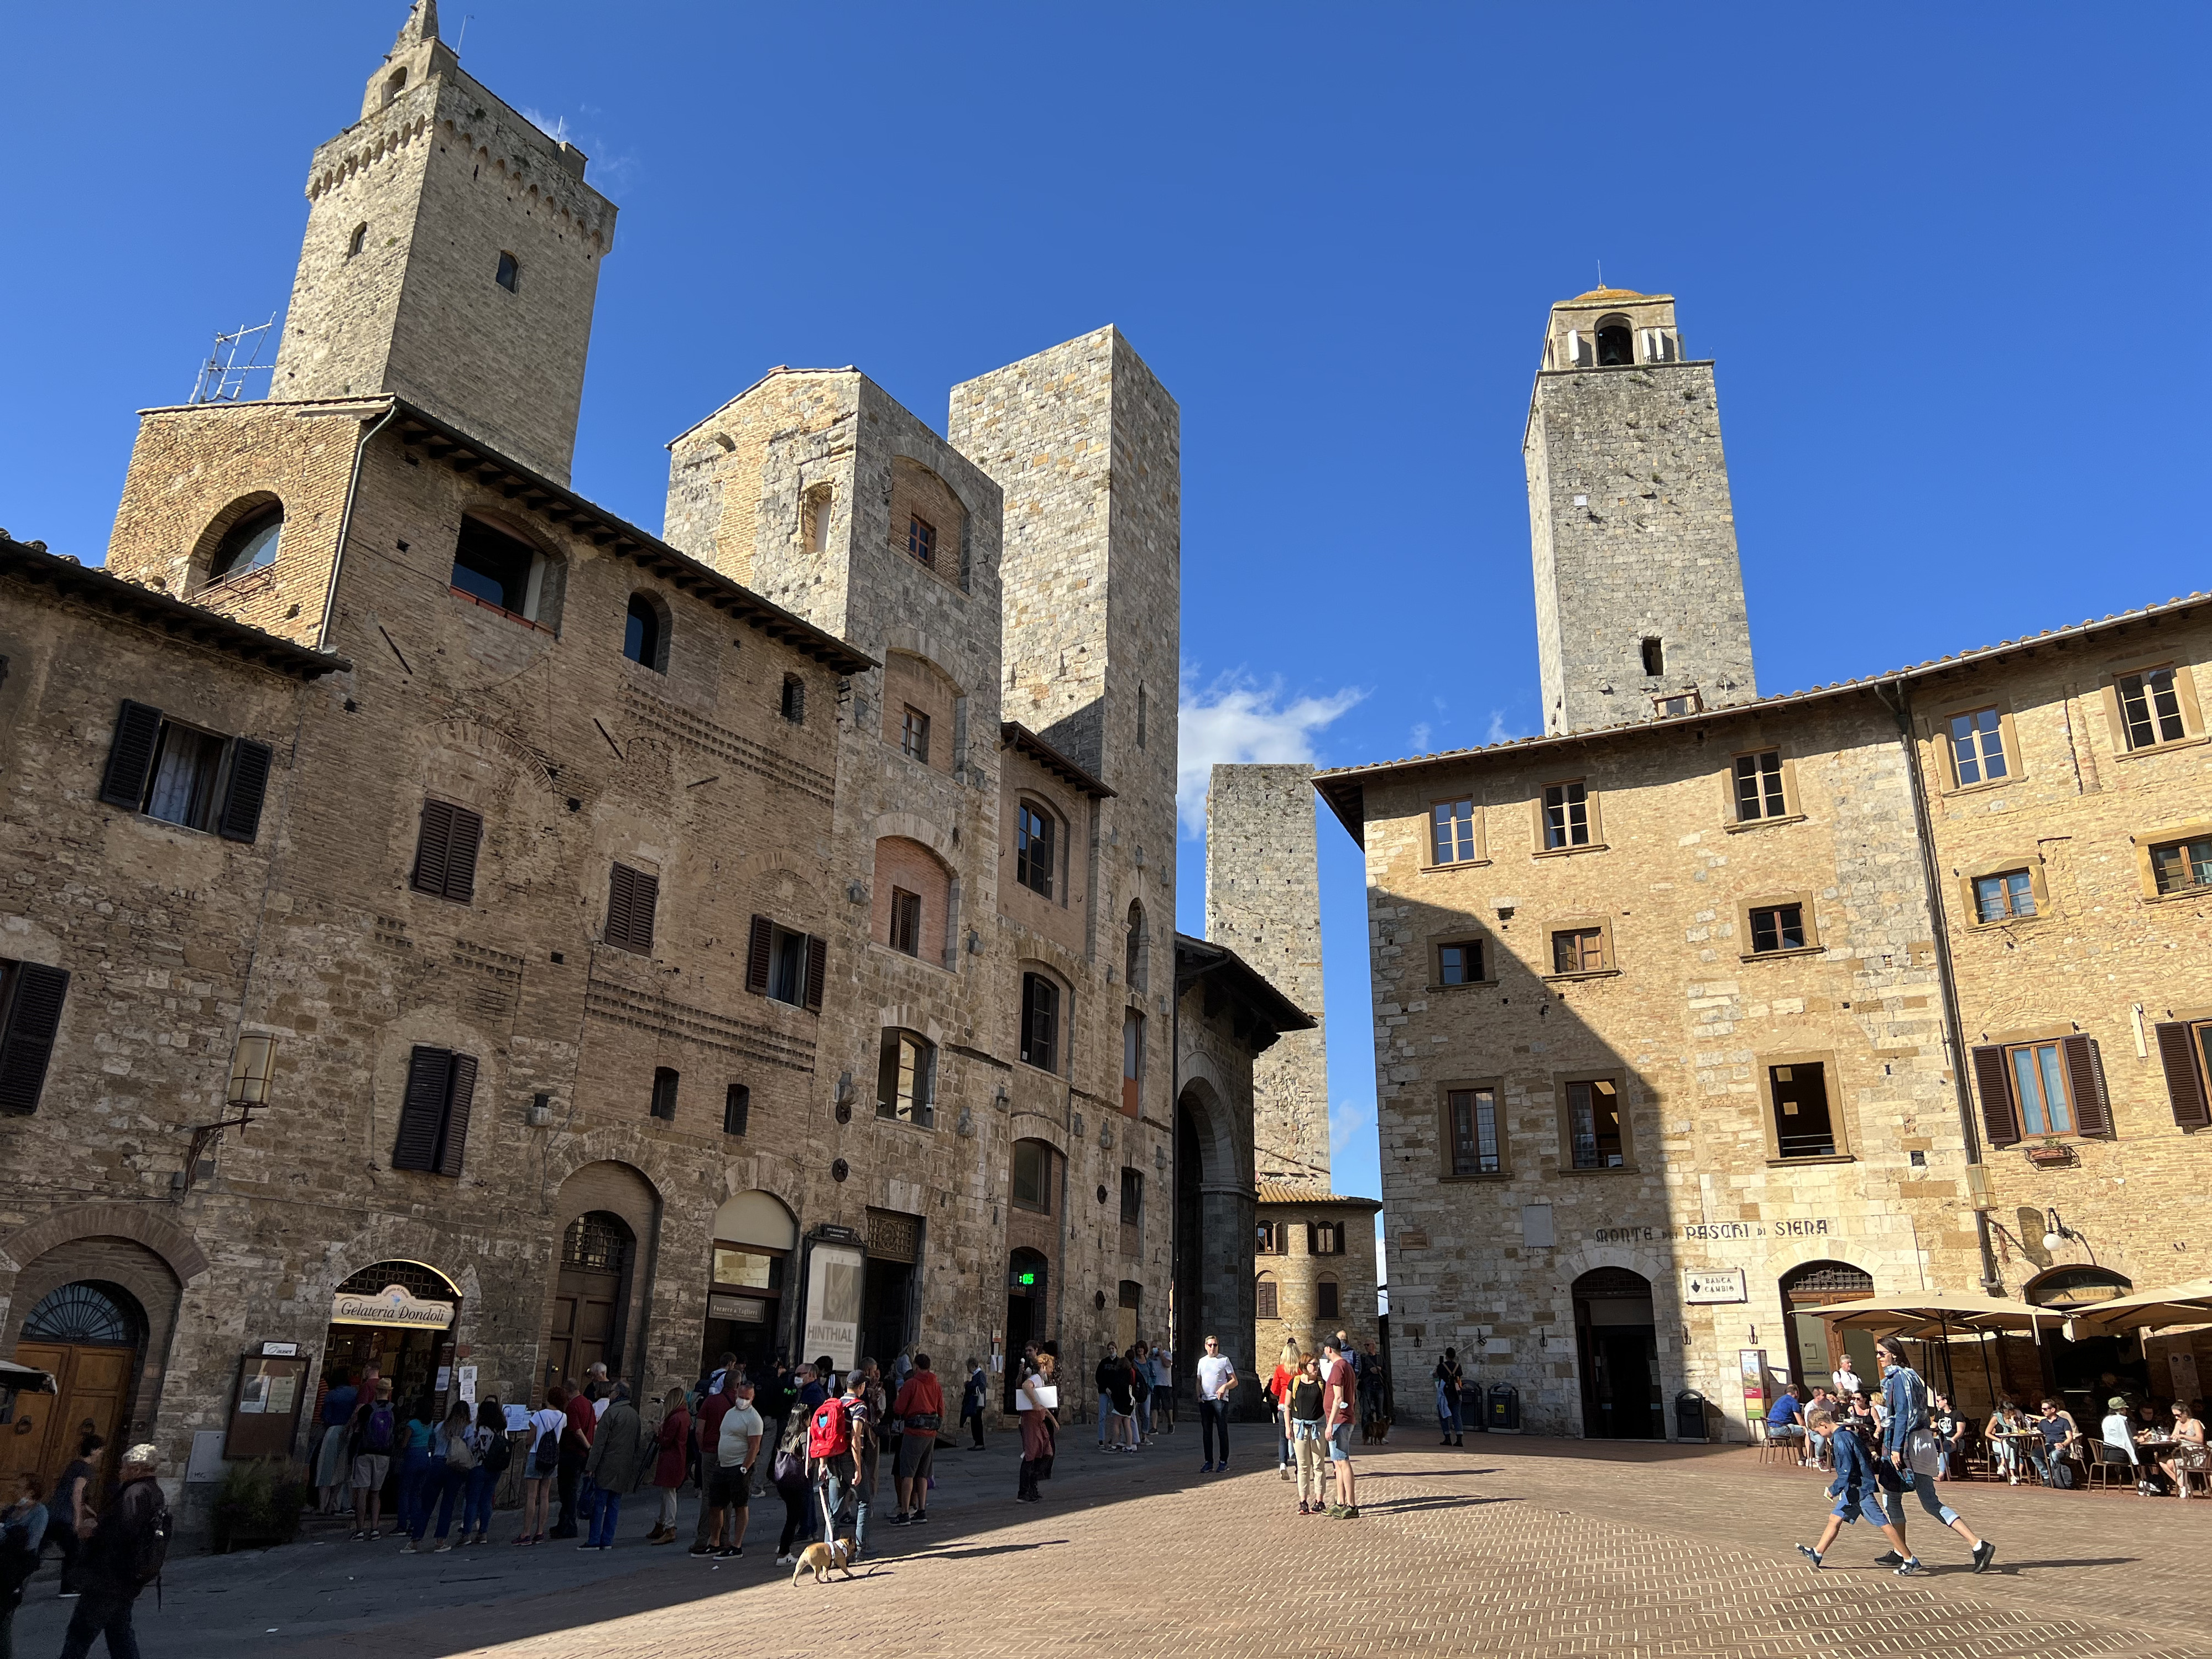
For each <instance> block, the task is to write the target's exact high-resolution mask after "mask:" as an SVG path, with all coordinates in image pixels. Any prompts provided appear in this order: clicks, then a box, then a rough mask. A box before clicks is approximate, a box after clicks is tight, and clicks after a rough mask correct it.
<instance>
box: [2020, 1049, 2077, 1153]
mask: <svg viewBox="0 0 2212 1659" xmlns="http://www.w3.org/2000/svg"><path fill="white" fill-rule="evenodd" d="M2005 1058H2006V1060H2008V1062H2009V1063H2010V1064H2011V1066H2012V1097H2013V1103H2014V1105H2015V1107H2016V1108H2017V1109H2019V1112H2020V1127H2021V1133H2022V1134H2023V1135H2070V1134H2072V1133H2074V1125H2075V1113H2074V1097H2073V1096H2072V1094H2071V1093H2070V1092H2069V1089H2068V1086H2067V1079H2066V1060H2065V1056H2064V1055H2063V1054H2062V1053H2061V1052H2060V1049H2059V1045H2058V1044H2057V1043H2056V1042H2029V1043H2023V1044H2021V1046H2020V1047H2019V1048H2008V1049H2007V1050H2006V1051H2005Z"/></svg>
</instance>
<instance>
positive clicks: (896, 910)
mask: <svg viewBox="0 0 2212 1659" xmlns="http://www.w3.org/2000/svg"><path fill="white" fill-rule="evenodd" d="M891 949H892V950H894V951H904V952H905V953H906V954H907V955H908V956H910V957H918V956H920V955H921V894H919V893H909V892H908V891H907V890H906V889H905V888H903V887H894V888H892V889H891Z"/></svg>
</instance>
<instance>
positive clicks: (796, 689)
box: [776, 674, 806, 726]
mask: <svg viewBox="0 0 2212 1659" xmlns="http://www.w3.org/2000/svg"><path fill="white" fill-rule="evenodd" d="M776 712H777V713H779V714H781V715H782V716H783V717H784V719H786V720H789V721H790V722H791V723H792V724H793V726H804V725H805V724H806V682H805V680H803V679H801V678H799V676H798V675H796V674H786V675H785V676H784V677H783V696H782V699H781V702H778V703H777V705H776Z"/></svg>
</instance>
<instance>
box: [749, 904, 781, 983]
mask: <svg viewBox="0 0 2212 1659" xmlns="http://www.w3.org/2000/svg"><path fill="white" fill-rule="evenodd" d="M774 951H775V923H774V922H772V921H769V919H768V918H767V917H766V916H755V917H754V918H753V931H752V937H751V938H750V939H747V940H746V941H745V989H747V990H748V991H750V992H751V993H752V994H754V995H755V996H757V997H764V996H766V995H767V994H768V968H769V956H770V955H771V953H773V952H774Z"/></svg>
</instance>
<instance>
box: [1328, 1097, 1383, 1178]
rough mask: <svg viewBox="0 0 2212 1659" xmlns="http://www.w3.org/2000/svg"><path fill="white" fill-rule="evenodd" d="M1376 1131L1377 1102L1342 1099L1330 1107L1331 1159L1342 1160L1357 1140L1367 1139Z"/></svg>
mask: <svg viewBox="0 0 2212 1659" xmlns="http://www.w3.org/2000/svg"><path fill="white" fill-rule="evenodd" d="M1374 1133H1375V1104H1374V1103H1373V1102H1372V1101H1366V1100H1340V1101H1335V1102H1333V1103H1331V1104H1330V1106H1329V1109H1328V1152H1329V1161H1330V1162H1331V1163H1332V1164H1334V1163H1336V1162H1339V1161H1340V1160H1341V1159H1342V1158H1343V1157H1344V1155H1345V1154H1346V1152H1350V1151H1351V1150H1352V1145H1353V1143H1354V1142H1355V1141H1367V1140H1370V1139H1371V1137H1372V1136H1373V1135H1374Z"/></svg>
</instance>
